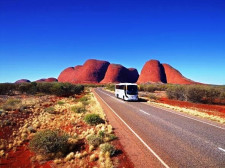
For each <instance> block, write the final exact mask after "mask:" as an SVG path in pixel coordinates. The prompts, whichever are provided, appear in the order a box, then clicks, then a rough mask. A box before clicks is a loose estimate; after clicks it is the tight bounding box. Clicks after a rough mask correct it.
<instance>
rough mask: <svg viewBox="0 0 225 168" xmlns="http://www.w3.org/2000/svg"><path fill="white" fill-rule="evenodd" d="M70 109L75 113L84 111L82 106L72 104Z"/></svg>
mask: <svg viewBox="0 0 225 168" xmlns="http://www.w3.org/2000/svg"><path fill="white" fill-rule="evenodd" d="M71 110H72V111H73V112H75V113H85V112H86V109H85V107H84V106H73V107H71Z"/></svg>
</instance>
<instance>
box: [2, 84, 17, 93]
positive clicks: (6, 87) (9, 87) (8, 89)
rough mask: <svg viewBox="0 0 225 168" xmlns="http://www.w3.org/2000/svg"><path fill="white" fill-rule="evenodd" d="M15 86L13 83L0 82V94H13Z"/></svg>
mask: <svg viewBox="0 0 225 168" xmlns="http://www.w3.org/2000/svg"><path fill="white" fill-rule="evenodd" d="M17 87H18V85H17V84H14V83H0V95H13V94H14V91H16V90H17Z"/></svg>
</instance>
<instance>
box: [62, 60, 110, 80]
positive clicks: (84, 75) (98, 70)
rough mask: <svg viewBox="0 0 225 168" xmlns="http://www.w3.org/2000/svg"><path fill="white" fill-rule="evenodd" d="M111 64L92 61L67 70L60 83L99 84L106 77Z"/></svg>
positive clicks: (63, 72) (63, 73)
mask: <svg viewBox="0 0 225 168" xmlns="http://www.w3.org/2000/svg"><path fill="white" fill-rule="evenodd" d="M108 66H109V62H107V61H100V60H94V59H90V60H87V61H86V62H85V63H84V65H83V66H80V65H79V66H75V67H74V68H73V67H69V68H66V69H65V70H64V71H62V72H61V73H60V75H59V77H58V81H59V82H70V83H99V82H100V81H101V80H102V79H103V78H104V76H105V73H106V70H107V68H108Z"/></svg>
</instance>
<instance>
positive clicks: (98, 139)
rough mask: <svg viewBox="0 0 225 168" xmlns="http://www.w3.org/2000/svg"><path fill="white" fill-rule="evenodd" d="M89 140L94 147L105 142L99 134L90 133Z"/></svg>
mask: <svg viewBox="0 0 225 168" xmlns="http://www.w3.org/2000/svg"><path fill="white" fill-rule="evenodd" d="M87 141H88V144H89V145H93V146H94V147H97V146H99V145H100V144H101V143H102V142H103V140H102V138H101V137H99V136H97V135H89V136H88V137H87Z"/></svg>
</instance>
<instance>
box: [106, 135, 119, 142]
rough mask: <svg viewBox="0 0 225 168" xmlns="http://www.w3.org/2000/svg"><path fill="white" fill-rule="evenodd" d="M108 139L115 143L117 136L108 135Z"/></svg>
mask: <svg viewBox="0 0 225 168" xmlns="http://www.w3.org/2000/svg"><path fill="white" fill-rule="evenodd" d="M106 137H107V138H109V141H113V140H115V139H117V136H116V135H114V134H106Z"/></svg>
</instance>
